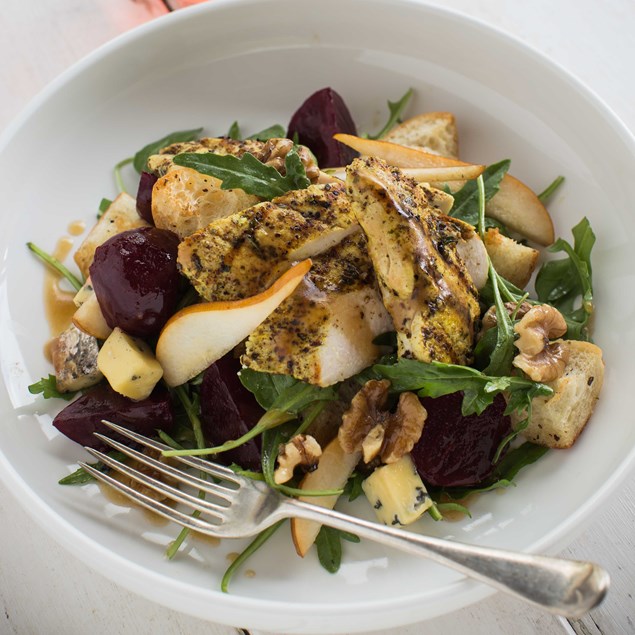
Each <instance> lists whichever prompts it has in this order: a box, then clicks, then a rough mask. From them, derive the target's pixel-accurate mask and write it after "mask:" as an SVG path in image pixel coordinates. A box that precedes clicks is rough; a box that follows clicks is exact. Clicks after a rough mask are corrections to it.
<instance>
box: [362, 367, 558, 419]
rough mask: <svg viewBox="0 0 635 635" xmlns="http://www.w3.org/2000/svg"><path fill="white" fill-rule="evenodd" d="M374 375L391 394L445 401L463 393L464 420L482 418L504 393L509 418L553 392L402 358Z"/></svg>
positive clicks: (472, 370)
mask: <svg viewBox="0 0 635 635" xmlns="http://www.w3.org/2000/svg"><path fill="white" fill-rule="evenodd" d="M373 371H374V372H375V373H376V374H377V376H379V377H382V378H385V379H389V380H390V383H391V390H392V391H394V392H397V393H401V392H416V393H417V394H418V395H419V396H420V397H442V396H443V395H449V394H451V393H455V392H463V403H462V407H461V412H462V414H463V416H465V417H467V416H468V415H471V414H481V413H482V412H483V411H484V410H485V408H487V407H488V406H490V405H491V404H492V403H493V401H494V397H495V396H496V395H497V394H499V393H501V392H505V393H507V394H508V395H510V402H509V404H508V406H507V409H506V411H505V412H506V414H510V413H511V412H516V411H522V410H523V408H524V407H526V406H527V405H528V404H529V402H531V400H532V399H533V398H534V397H537V396H551V395H552V394H553V389H552V388H550V387H549V386H547V385H546V384H541V383H538V382H534V381H531V380H530V379H524V378H523V377H515V376H514V377H497V376H490V375H486V374H485V373H482V372H481V371H479V370H476V369H475V368H470V367H469V366H459V365H457V364H444V363H441V362H431V363H426V362H419V361H416V360H414V359H404V358H401V359H399V360H398V361H397V362H396V363H395V364H392V365H382V364H376V365H374V366H373Z"/></svg>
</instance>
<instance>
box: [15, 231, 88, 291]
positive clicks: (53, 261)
mask: <svg viewBox="0 0 635 635" xmlns="http://www.w3.org/2000/svg"><path fill="white" fill-rule="evenodd" d="M26 246H27V247H28V248H29V249H30V250H31V251H32V252H33V253H34V254H35V255H36V256H37V257H38V258H39V259H40V260H42V261H43V262H45V263H46V264H47V265H49V266H50V267H52V268H53V269H55V270H56V271H57V272H58V273H60V274H62V275H63V276H64V277H65V278H66V279H67V280H68V281H69V282H70V284H71V286H72V287H73V288H74V289H75V291H79V290H80V289H81V288H82V286H83V283H82V282H81V280H79V279H78V278H77V277H76V276H75V275H73V274H72V273H71V272H70V271H69V270H68V269H67V268H66V267H65V266H64V265H63V264H62V263H61V262H60V261H59V260H58V259H57V258H55V257H54V256H51V255H50V254H47V253H46V252H45V251H44V250H43V249H40V248H39V247H38V246H37V245H36V244H34V243H27V244H26Z"/></svg>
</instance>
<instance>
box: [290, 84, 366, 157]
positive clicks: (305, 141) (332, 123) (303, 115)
mask: <svg viewBox="0 0 635 635" xmlns="http://www.w3.org/2000/svg"><path fill="white" fill-rule="evenodd" d="M338 132H344V133H347V134H352V135H357V128H356V127H355V122H354V121H353V118H352V117H351V113H350V112H349V110H348V108H347V106H346V104H345V103H344V100H343V99H342V98H341V97H340V96H339V95H338V94H337V93H336V92H335V91H334V90H333V89H332V88H322V90H318V91H317V92H315V93H313V94H312V95H311V96H310V97H309V98H308V99H307V100H306V101H305V102H304V103H303V104H302V105H301V106H300V107H299V108H298V109H297V110H296V112H295V113H294V115H293V117H291V121H290V122H289V129H288V131H287V137H289V139H293V135H294V134H297V135H298V141H299V142H300V143H301V144H302V145H305V146H307V147H308V148H310V149H311V151H312V152H313V154H314V155H315V158H316V159H317V161H318V165H319V166H320V167H321V168H335V167H342V166H344V165H348V164H349V163H350V162H351V161H352V160H353V159H354V158H355V157H356V156H357V152H355V150H353V149H352V148H349V147H348V146H345V145H344V144H342V143H340V142H339V141H335V139H333V135H334V134H336V133H338Z"/></svg>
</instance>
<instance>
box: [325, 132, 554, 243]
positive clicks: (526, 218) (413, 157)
mask: <svg viewBox="0 0 635 635" xmlns="http://www.w3.org/2000/svg"><path fill="white" fill-rule="evenodd" d="M334 138H335V139H336V140H337V141H340V142H341V143H344V144H345V145H347V146H350V147H351V148H353V149H354V150H357V152H359V153H360V154H362V155H363V156H373V157H378V158H379V159H383V160H384V161H386V163H388V164H389V165H394V166H396V167H398V168H441V167H460V166H468V165H471V164H469V163H465V162H463V161H459V160H457V159H450V158H449V157H442V156H439V155H437V154H432V153H430V152H425V151H424V150H420V149H418V148H410V147H408V146H402V145H399V144H398V143H391V142H390V141H378V140H374V139H363V138H362V137H356V136H354V135H349V134H343V133H339V134H336V135H334ZM477 176H478V175H477ZM474 178H475V177H474ZM430 180H431V181H433V180H434V179H430ZM446 180H448V181H450V180H453V181H454V180H456V179H446ZM453 189H454V188H453ZM487 214H488V216H491V217H492V218H495V219H496V220H499V221H500V222H501V223H504V224H505V225H507V227H509V228H510V229H513V230H514V231H517V232H518V233H519V234H522V235H523V236H526V237H527V238H529V239H530V240H533V241H535V242H537V243H538V244H539V245H550V244H551V243H552V242H553V241H554V231H553V222H552V220H551V216H549V212H548V211H547V210H546V208H545V206H544V205H543V204H542V203H541V202H540V199H539V198H538V197H537V196H536V194H535V193H534V192H533V191H532V190H531V189H530V188H529V187H527V186H526V185H525V184H524V183H522V182H521V181H519V180H518V179H515V178H514V177H513V176H510V175H509V174H506V175H505V176H504V177H503V180H502V181H501V184H500V189H499V191H498V192H497V194H496V195H495V196H494V197H492V199H491V200H490V201H489V202H488V203H487Z"/></svg>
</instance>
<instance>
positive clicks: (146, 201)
mask: <svg viewBox="0 0 635 635" xmlns="http://www.w3.org/2000/svg"><path fill="white" fill-rule="evenodd" d="M158 180H159V177H157V176H156V175H155V174H152V173H150V172H142V173H141V178H140V179H139V189H138V190H137V213H138V214H139V216H141V218H143V220H144V221H146V222H147V223H150V225H154V218H153V217H152V188H153V187H154V184H155V183H156V182H157V181H158Z"/></svg>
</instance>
